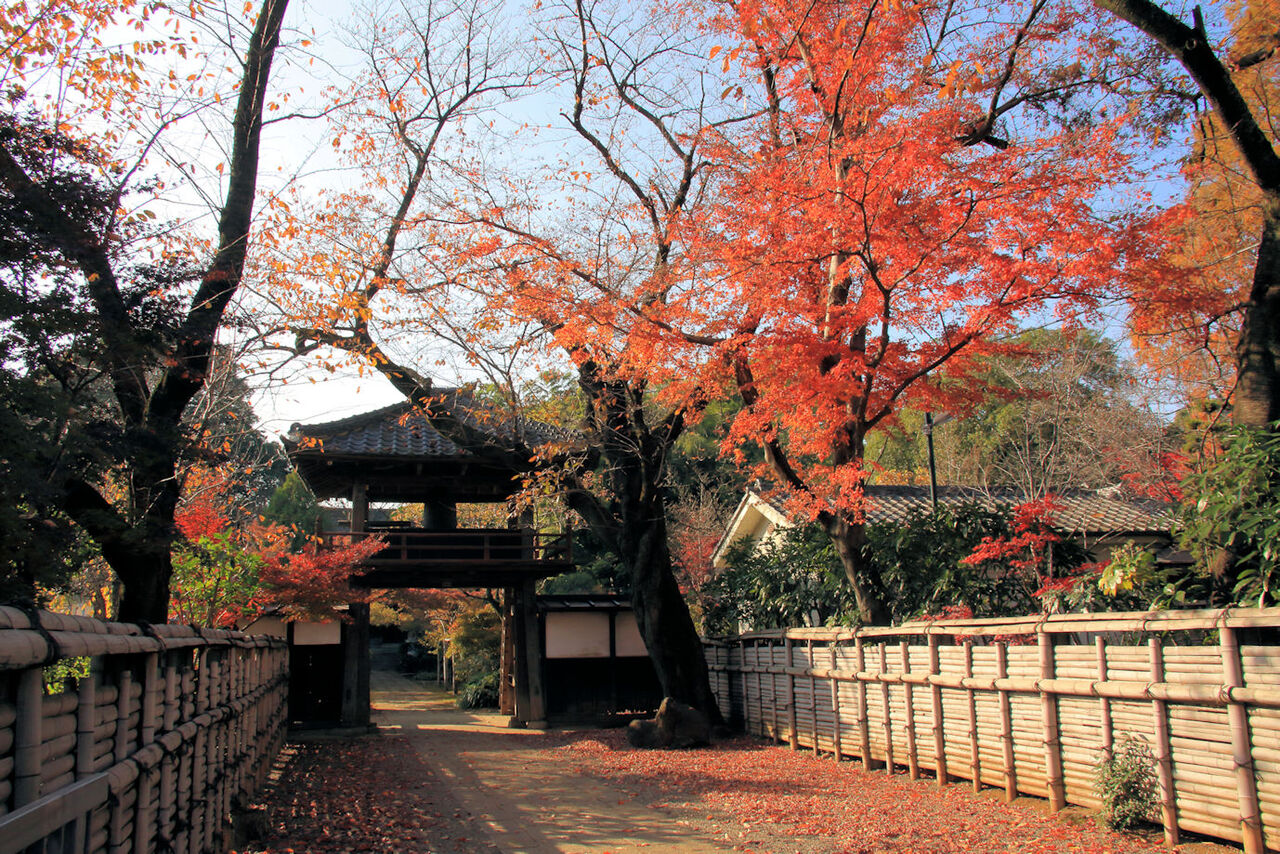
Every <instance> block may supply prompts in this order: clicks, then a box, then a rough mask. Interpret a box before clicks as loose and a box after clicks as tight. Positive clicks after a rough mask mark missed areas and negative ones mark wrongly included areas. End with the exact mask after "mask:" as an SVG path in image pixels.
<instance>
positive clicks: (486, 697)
mask: <svg viewBox="0 0 1280 854" xmlns="http://www.w3.org/2000/svg"><path fill="white" fill-rule="evenodd" d="M496 705H498V674H496V673H485V674H484V675H483V676H477V677H476V678H475V679H472V680H471V681H470V682H468V683H467V684H466V685H463V686H462V690H460V691H459V692H458V708H459V709H488V708H492V707H494V706H496Z"/></svg>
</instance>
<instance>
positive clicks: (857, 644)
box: [854, 638, 871, 771]
mask: <svg viewBox="0 0 1280 854" xmlns="http://www.w3.org/2000/svg"><path fill="white" fill-rule="evenodd" d="M854 653H855V655H856V656H857V658H858V672H859V673H865V672H866V669H867V650H866V648H865V647H864V646H863V644H862V638H857V639H855V640H854ZM869 722H870V716H869V715H868V710H867V683H866V682H864V681H863V680H862V679H861V678H859V679H858V751H859V753H861V754H862V770H864V771H870V770H871V731H870V728H869V726H868V724H869Z"/></svg>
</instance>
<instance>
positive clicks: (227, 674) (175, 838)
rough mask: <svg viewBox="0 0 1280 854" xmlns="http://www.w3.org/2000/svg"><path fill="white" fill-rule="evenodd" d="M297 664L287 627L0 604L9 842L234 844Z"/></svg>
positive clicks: (43, 845)
mask: <svg viewBox="0 0 1280 854" xmlns="http://www.w3.org/2000/svg"><path fill="white" fill-rule="evenodd" d="M287 669H288V652H287V648H286V646H285V644H284V642H283V641H280V640H276V639H271V638H265V637H251V636H248V635H243V634H240V633H238V632H230V631H222V630H202V629H197V628H193V627H190V626H167V625H166V626H147V625H134V624H124V623H106V622H102V621H99V620H91V619H88V618H84V617H70V616H65V615H59V614H52V613H49V612H45V611H32V612H27V611H22V610H18V609H15V608H7V607H0V850H5V851H23V850H25V849H28V847H29V846H34V847H33V848H31V850H35V851H41V852H44V851H58V852H67V854H70V852H100V851H104V852H105V851H111V852H117V851H120V852H125V851H127V852H135V854H148V852H155V851H173V852H179V854H188V852H213V851H219V852H220V851H223V850H225V847H226V846H225V844H224V840H223V833H224V831H225V828H226V826H227V822H228V820H229V818H230V814H231V808H232V803H233V801H236V800H237V799H241V798H244V797H246V796H248V795H250V794H251V793H252V792H253V791H254V790H255V789H256V788H257V787H258V786H259V785H260V784H261V783H262V782H263V780H264V779H265V777H266V774H267V772H268V770H269V767H270V764H271V761H272V759H273V758H274V756H275V754H276V753H277V752H278V750H279V748H280V745H281V742H282V739H283V731H284V724H285V699H286V694H287V678H288V673H287ZM75 674H78V675H75Z"/></svg>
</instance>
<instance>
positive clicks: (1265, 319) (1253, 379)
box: [1232, 201, 1280, 427]
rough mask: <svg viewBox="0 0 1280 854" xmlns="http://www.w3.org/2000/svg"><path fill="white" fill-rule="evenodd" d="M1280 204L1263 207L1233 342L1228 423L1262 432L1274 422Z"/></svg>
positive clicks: (1278, 393)
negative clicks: (1232, 388) (1248, 285)
mask: <svg viewBox="0 0 1280 854" xmlns="http://www.w3.org/2000/svg"><path fill="white" fill-rule="evenodd" d="M1278 369H1280V201H1272V202H1271V203H1270V204H1268V205H1267V209H1266V216H1265V218H1264V221H1263V224H1262V239H1261V241H1260V242H1259V245H1258V264H1257V266H1256V267H1255V268H1254V271H1253V286H1252V288H1251V289H1250V292H1249V302H1248V304H1247V305H1246V306H1245V312H1244V325H1243V327H1242V328H1241V330H1240V340H1239V341H1237V342H1236V391H1235V395H1234V397H1233V398H1232V420H1233V421H1235V423H1236V424H1244V425H1249V426H1251V427H1265V426H1267V425H1269V424H1273V423H1275V422H1276V421H1277V420H1280V375H1278Z"/></svg>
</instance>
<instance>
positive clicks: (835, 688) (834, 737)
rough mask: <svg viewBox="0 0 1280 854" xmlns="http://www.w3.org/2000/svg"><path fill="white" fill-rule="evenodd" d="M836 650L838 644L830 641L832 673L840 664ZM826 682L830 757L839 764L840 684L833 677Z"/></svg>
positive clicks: (841, 748)
mask: <svg viewBox="0 0 1280 854" xmlns="http://www.w3.org/2000/svg"><path fill="white" fill-rule="evenodd" d="M838 648H839V647H838V642H837V641H835V640H833V641H831V644H830V646H828V649H829V650H830V651H831V669H832V670H833V671H834V670H836V669H837V668H838V666H839V663H840V662H839V658H838V656H837V651H838ZM827 682H828V684H829V686H830V688H831V718H832V720H833V721H834V724H833V728H832V730H831V756H832V758H833V759H835V761H836V762H839V761H840V756H841V754H842V753H843V752H844V751H843V746H842V745H841V743H840V730H841V729H843V727H844V721H843V720H842V718H841V715H840V683H839V682H837V681H836V679H835V677H834V676H833V677H832V678H830V679H828V680H827Z"/></svg>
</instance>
